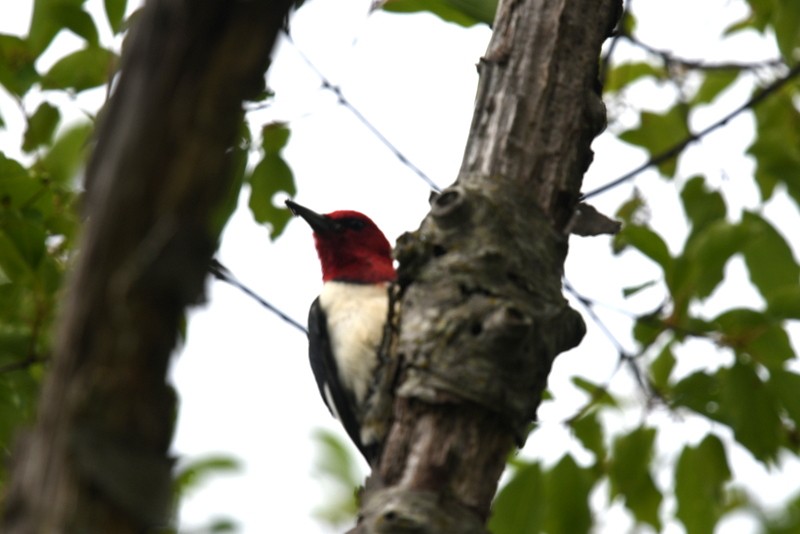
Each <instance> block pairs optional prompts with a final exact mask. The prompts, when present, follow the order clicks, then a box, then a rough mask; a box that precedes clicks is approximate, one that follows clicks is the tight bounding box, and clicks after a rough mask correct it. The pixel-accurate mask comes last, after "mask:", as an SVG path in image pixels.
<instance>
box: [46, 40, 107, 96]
mask: <svg viewBox="0 0 800 534" xmlns="http://www.w3.org/2000/svg"><path fill="white" fill-rule="evenodd" d="M116 63H117V55H116V54H114V53H113V52H111V51H110V50H106V49H105V48H97V47H90V48H84V49H83V50H78V51H77V52H73V53H72V54H69V55H67V56H64V57H63V58H61V59H59V60H58V61H57V62H56V64H55V65H53V66H52V67H51V68H50V70H49V71H48V72H47V73H46V74H45V75H44V76H43V77H42V89H72V90H74V91H76V92H81V91H84V90H86V89H91V88H92V87H99V86H101V85H103V84H105V83H106V82H107V81H108V80H109V79H110V78H111V75H112V74H113V73H114V69H115V68H116Z"/></svg>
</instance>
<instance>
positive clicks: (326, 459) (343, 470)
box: [313, 429, 361, 488]
mask: <svg viewBox="0 0 800 534" xmlns="http://www.w3.org/2000/svg"><path fill="white" fill-rule="evenodd" d="M313 437H314V441H316V442H317V445H318V447H319V456H318V457H317V461H316V463H315V467H314V471H315V472H316V473H317V475H320V476H324V477H327V478H331V479H333V480H335V481H336V482H337V483H339V484H341V485H343V486H346V487H350V488H353V487H357V486H358V485H359V484H360V482H361V475H360V472H359V469H358V466H357V464H356V461H355V458H354V457H353V454H352V452H351V448H350V447H349V446H348V445H346V444H345V443H344V442H342V440H340V439H339V438H338V437H337V436H336V434H333V433H332V432H328V431H326V430H320V429H318V430H316V431H315V432H314V435H313Z"/></svg>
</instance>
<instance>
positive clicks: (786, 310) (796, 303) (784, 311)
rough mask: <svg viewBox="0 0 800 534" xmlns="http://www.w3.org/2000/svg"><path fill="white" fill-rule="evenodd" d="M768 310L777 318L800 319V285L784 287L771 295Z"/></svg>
mask: <svg viewBox="0 0 800 534" xmlns="http://www.w3.org/2000/svg"><path fill="white" fill-rule="evenodd" d="M767 311H768V312H769V314H770V315H771V316H772V317H775V318H777V319H800V285H796V286H790V287H784V288H781V289H780V290H779V291H776V292H775V293H773V294H772V295H770V297H769V298H768V299H767Z"/></svg>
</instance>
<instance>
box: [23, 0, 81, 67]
mask: <svg viewBox="0 0 800 534" xmlns="http://www.w3.org/2000/svg"><path fill="white" fill-rule="evenodd" d="M85 1H86V0H36V1H35V2H34V4H33V15H32V16H31V26H30V29H29V30H28V42H29V43H30V46H31V51H32V52H33V54H34V57H39V54H41V53H42V52H44V50H45V49H46V48H47V46H48V45H49V44H50V42H51V41H52V40H53V38H54V37H55V36H56V35H57V34H58V32H60V31H61V30H62V29H65V28H66V27H67V26H66V25H65V24H64V15H63V13H64V12H65V11H67V10H70V9H72V10H75V9H80V7H81V6H82V5H83V4H84V2H85Z"/></svg>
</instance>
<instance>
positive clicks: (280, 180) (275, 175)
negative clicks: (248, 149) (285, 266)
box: [248, 123, 297, 239]
mask: <svg viewBox="0 0 800 534" xmlns="http://www.w3.org/2000/svg"><path fill="white" fill-rule="evenodd" d="M288 137H289V130H288V128H286V126H285V125H284V124H279V123H275V124H269V125H267V126H265V127H264V129H263V130H262V148H263V149H264V158H263V159H262V160H261V161H260V162H259V163H258V164H257V165H256V167H255V169H253V173H252V174H251V175H250V177H249V178H248V182H249V183H250V188H251V189H250V203H249V205H250V211H252V212H253V217H254V218H255V219H256V221H258V222H259V223H262V224H265V223H266V224H269V225H270V226H271V229H272V232H271V237H272V239H275V238H276V237H278V236H279V235H280V234H281V232H283V230H284V228H286V224H287V223H288V222H289V220H290V219H291V218H292V214H291V212H290V211H289V210H288V209H286V208H284V207H277V206H275V204H274V203H273V201H272V200H273V198H274V196H275V195H276V194H277V193H279V192H281V191H283V192H285V193H286V194H288V195H289V196H292V195H294V194H295V193H296V192H297V190H296V188H295V184H294V175H293V174H292V170H291V169H290V168H289V165H287V163H286V162H285V161H284V159H283V158H282V157H281V155H280V150H281V149H282V148H283V147H284V146H285V144H286V142H287V140H288Z"/></svg>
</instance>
